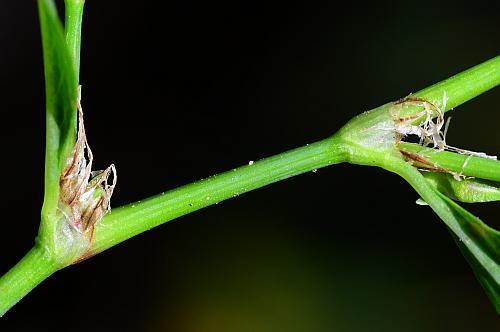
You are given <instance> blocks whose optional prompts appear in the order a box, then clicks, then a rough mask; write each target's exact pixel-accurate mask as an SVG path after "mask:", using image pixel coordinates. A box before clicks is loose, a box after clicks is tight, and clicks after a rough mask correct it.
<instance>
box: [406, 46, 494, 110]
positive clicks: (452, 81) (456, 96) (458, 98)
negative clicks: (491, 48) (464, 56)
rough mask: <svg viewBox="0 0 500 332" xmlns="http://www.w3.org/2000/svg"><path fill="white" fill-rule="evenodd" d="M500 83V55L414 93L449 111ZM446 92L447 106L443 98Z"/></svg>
mask: <svg viewBox="0 0 500 332" xmlns="http://www.w3.org/2000/svg"><path fill="white" fill-rule="evenodd" d="M499 84H500V55H498V56H496V57H494V58H492V59H490V60H488V61H485V62H483V63H481V64H479V65H477V66H474V67H472V68H469V69H467V70H464V71H463V72H461V73H459V74H456V75H454V76H452V77H450V78H448V79H446V80H444V81H441V82H439V83H436V84H434V85H431V86H429V87H427V88H425V89H423V90H420V91H418V92H416V93H414V94H413V96H414V97H418V98H423V99H426V100H429V101H432V102H433V103H434V104H435V105H436V106H438V107H439V108H442V109H443V111H444V112H446V111H449V110H451V109H453V108H455V107H457V106H459V105H461V104H463V103H465V102H466V101H468V100H471V99H473V98H474V97H477V96H479V95H480V94H482V93H484V92H486V91H488V90H490V89H492V88H494V87H495V86H497V85H499ZM445 93H446V97H447V102H446V107H443V105H442V100H443V96H444V94H445Z"/></svg>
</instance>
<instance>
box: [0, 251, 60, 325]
mask: <svg viewBox="0 0 500 332" xmlns="http://www.w3.org/2000/svg"><path fill="white" fill-rule="evenodd" d="M57 270H58V266H57V264H56V263H54V261H53V260H51V259H50V257H49V256H48V255H46V253H45V252H44V250H43V249H42V248H41V247H39V246H35V247H33V248H32V249H31V250H30V251H29V252H28V253H27V254H26V256H24V257H23V258H22V259H21V260H20V261H19V262H18V263H17V264H16V265H15V266H14V267H13V268H12V269H10V270H9V271H8V272H7V273H6V274H4V275H3V276H2V278H0V317H2V316H3V314H5V313H6V312H7V310H9V309H10V308H11V307H13V306H14V305H15V304H16V303H17V302H19V300H21V299H22V298H23V297H24V296H25V295H26V294H28V293H29V292H30V291H31V290H32V289H33V288H35V287H36V286H37V285H38V284H39V283H41V282H42V281H44V280H45V279H47V278H48V277H49V276H50V275H51V274H52V273H54V272H56V271H57Z"/></svg>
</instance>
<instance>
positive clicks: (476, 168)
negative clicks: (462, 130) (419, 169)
mask: <svg viewBox="0 0 500 332" xmlns="http://www.w3.org/2000/svg"><path fill="white" fill-rule="evenodd" d="M398 148H399V149H401V150H404V151H407V152H410V153H414V154H418V155H419V156H421V157H423V158H425V159H426V160H428V161H430V162H431V163H433V164H435V165H436V166H438V167H440V168H443V169H445V170H448V171H452V172H454V173H457V174H461V175H465V176H473V177H476V178H480V179H485V180H491V181H497V182H500V161H498V160H493V159H488V158H483V157H478V156H473V155H464V154H458V153H454V152H448V151H439V150H436V149H433V148H429V147H425V146H421V145H418V144H414V143H400V144H399V145H398Z"/></svg>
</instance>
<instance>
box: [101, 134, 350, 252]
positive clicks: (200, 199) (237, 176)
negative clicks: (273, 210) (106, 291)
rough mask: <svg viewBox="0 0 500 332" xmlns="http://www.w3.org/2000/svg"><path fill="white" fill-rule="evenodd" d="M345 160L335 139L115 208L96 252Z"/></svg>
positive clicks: (105, 223)
mask: <svg viewBox="0 0 500 332" xmlns="http://www.w3.org/2000/svg"><path fill="white" fill-rule="evenodd" d="M343 161H344V153H343V148H342V146H341V144H340V143H339V142H338V141H337V139H336V138H335V137H331V138H328V139H325V140H322V141H319V142H317V143H313V144H309V145H306V146H304V147H301V148H297V149H294V150H291V151H288V152H284V153H282V154H278V155H276V156H273V157H269V158H266V159H262V160H260V161H257V162H255V163H251V164H249V165H246V166H242V167H239V168H236V169H233V170H231V171H228V172H225V173H222V174H219V175H215V176H212V177H209V178H207V179H204V180H201V181H199V182H195V183H192V184H188V185H186V186H183V187H180V188H177V189H174V190H172V191H169V192H165V193H162V194H159V195H157V196H154V197H151V198H149V199H146V200H143V201H140V202H137V203H133V204H130V205H127V206H123V207H120V208H116V209H113V211H112V212H111V213H109V214H108V215H106V216H105V217H104V218H103V220H102V221H101V222H100V223H99V225H98V226H97V228H96V232H95V239H94V242H93V246H92V253H94V254H95V253H98V252H101V251H103V250H105V249H107V248H109V247H112V246H114V245H115V244H118V243H120V242H122V241H125V240H126V239H128V238H130V237H132V236H134V235H137V234H139V233H141V232H144V231H146V230H149V229H151V228H153V227H155V226H158V225H160V224H162V223H165V222H167V221H170V220H172V219H175V218H178V217H180V216H183V215H185V214H188V213H191V212H193V211H196V210H199V209H201V208H204V207H206V206H209V205H212V204H217V203H218V202H220V201H223V200H225V199H228V198H231V197H235V196H238V195H240V194H243V193H246V192H248V191H250V190H253V189H256V188H260V187H263V186H265V185H268V184H270V183H273V182H276V181H280V180H283V179H286V178H289V177H291V176H294V175H297V174H301V173H304V172H308V171H312V170H315V169H318V168H321V167H324V166H328V165H331V164H335V163H340V162H343Z"/></svg>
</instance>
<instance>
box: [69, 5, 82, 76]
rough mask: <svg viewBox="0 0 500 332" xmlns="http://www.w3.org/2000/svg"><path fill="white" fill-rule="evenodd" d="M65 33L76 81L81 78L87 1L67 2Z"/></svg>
mask: <svg viewBox="0 0 500 332" xmlns="http://www.w3.org/2000/svg"><path fill="white" fill-rule="evenodd" d="M64 4H65V25H64V29H65V33H66V44H67V45H68V49H69V52H70V54H71V58H72V60H73V64H74V66H75V76H76V81H77V82H78V81H79V76H80V47H81V41H82V18H83V6H84V4H85V0H65V1H64Z"/></svg>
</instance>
